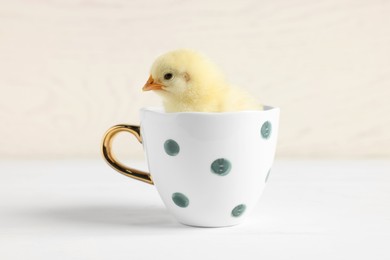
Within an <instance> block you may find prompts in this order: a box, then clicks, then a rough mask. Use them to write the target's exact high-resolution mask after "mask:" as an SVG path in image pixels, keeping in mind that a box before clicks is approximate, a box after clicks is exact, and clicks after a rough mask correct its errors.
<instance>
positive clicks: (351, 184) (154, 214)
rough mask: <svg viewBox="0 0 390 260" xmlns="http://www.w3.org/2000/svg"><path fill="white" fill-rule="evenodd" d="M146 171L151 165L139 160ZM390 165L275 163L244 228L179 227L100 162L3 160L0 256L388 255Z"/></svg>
mask: <svg viewBox="0 0 390 260" xmlns="http://www.w3.org/2000/svg"><path fill="white" fill-rule="evenodd" d="M137 165H138V166H139V167H140V168H145V167H144V163H142V162H139V163H137ZM389 248H390V161H288V160H284V161H276V162H275V165H274V167H273V169H272V173H271V176H270V178H269V180H268V185H267V187H266V189H265V191H264V193H263V196H262V198H261V199H260V201H259V203H258V205H257V208H256V210H255V212H253V213H252V215H251V216H250V218H249V219H248V221H247V222H246V223H244V224H242V225H239V226H235V227H229V228H193V227H187V226H183V225H181V224H179V223H177V222H176V221H175V220H174V219H173V218H172V217H171V216H170V215H169V214H168V213H167V211H166V210H165V208H164V206H163V204H162V201H161V200H160V198H159V196H158V194H157V191H156V190H155V188H154V187H153V186H151V185H147V184H143V183H140V182H137V181H133V180H131V179H128V178H126V177H124V176H122V175H120V174H117V173H116V172H114V171H113V170H112V169H111V168H109V167H108V166H107V165H106V164H105V163H104V162H103V161H102V160H96V161H94V160H90V161H81V160H80V161H3V162H0V259H2V260H8V259H12V260H13V259H40V260H44V259H51V260H58V259H115V260H117V259H127V260H130V259H135V260H138V259H154V260H156V259H169V260H171V259H224V260H225V259H240V260H244V259H267V260H270V259H299V260H303V259H311V260H312V259H315V260H318V259H332V260H334V259H353V260H356V259H375V260H379V259H387V260H388V259H390V249H389Z"/></svg>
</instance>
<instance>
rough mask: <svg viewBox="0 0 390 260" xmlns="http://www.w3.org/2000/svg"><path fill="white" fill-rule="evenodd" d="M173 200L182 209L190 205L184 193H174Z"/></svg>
mask: <svg viewBox="0 0 390 260" xmlns="http://www.w3.org/2000/svg"><path fill="white" fill-rule="evenodd" d="M172 200H173V202H174V203H175V204H176V205H177V206H179V207H180V208H186V207H188V204H190V201H189V200H188V198H187V197H186V196H185V195H184V194H183V193H180V192H175V193H173V194H172Z"/></svg>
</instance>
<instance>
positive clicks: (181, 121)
mask: <svg viewBox="0 0 390 260" xmlns="http://www.w3.org/2000/svg"><path fill="white" fill-rule="evenodd" d="M279 111H280V110H279V108H275V107H269V106H265V107H264V110H262V111H239V112H223V113H207V112H179V113H165V112H164V110H163V109H162V108H143V109H141V111H140V119H141V123H140V126H135V125H116V126H114V127H112V128H110V129H109V130H108V131H107V132H106V134H105V136H104V139H103V145H102V150H103V155H104V158H105V159H106V161H107V162H108V163H109V164H110V165H111V166H112V167H113V168H114V169H115V170H117V171H118V172H120V173H122V174H124V175H126V176H128V177H131V178H134V179H137V180H140V181H143V182H146V183H149V184H152V185H155V186H156V188H157V190H158V192H159V194H160V196H161V198H162V200H163V202H164V204H165V206H166V207H167V209H168V211H169V212H170V213H171V214H172V215H173V216H175V217H176V219H177V220H178V221H179V222H181V223H182V224H185V225H190V226H199V227H222V226H232V225H236V224H239V223H241V222H242V221H243V220H244V219H245V218H246V217H247V216H248V215H249V213H250V212H251V211H252V210H253V208H254V207H255V206H256V203H257V201H258V199H259V197H260V195H261V193H262V191H263V189H264V186H265V183H266V181H267V178H268V175H269V173H270V169H271V166H272V164H273V160H274V156H275V149H276V141H277V134H278V126H279ZM122 131H126V132H129V133H132V134H133V135H134V136H135V137H136V138H137V139H138V141H139V142H141V143H142V144H143V148H144V151H145V154H146V158H147V162H148V168H149V171H150V173H148V172H144V171H140V170H137V169H133V168H130V167H127V166H125V165H123V164H122V163H120V162H119V161H118V160H117V159H116V158H115V156H114V155H113V153H112V149H111V147H112V141H113V138H114V137H115V135H116V134H117V133H119V132H122Z"/></svg>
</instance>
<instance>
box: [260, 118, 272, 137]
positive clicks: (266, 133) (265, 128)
mask: <svg viewBox="0 0 390 260" xmlns="http://www.w3.org/2000/svg"><path fill="white" fill-rule="evenodd" d="M271 132H272V125H271V123H270V122H269V121H265V122H264V124H263V125H262V126H261V136H262V137H263V138H264V139H268V138H269V137H270V136H271Z"/></svg>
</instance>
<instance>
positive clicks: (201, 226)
mask: <svg viewBox="0 0 390 260" xmlns="http://www.w3.org/2000/svg"><path fill="white" fill-rule="evenodd" d="M178 222H179V223H180V224H182V225H184V226H188V227H195V228H224V227H233V226H237V225H240V224H242V221H241V222H237V223H230V224H218V225H200V224H189V223H183V222H180V221H178Z"/></svg>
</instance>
